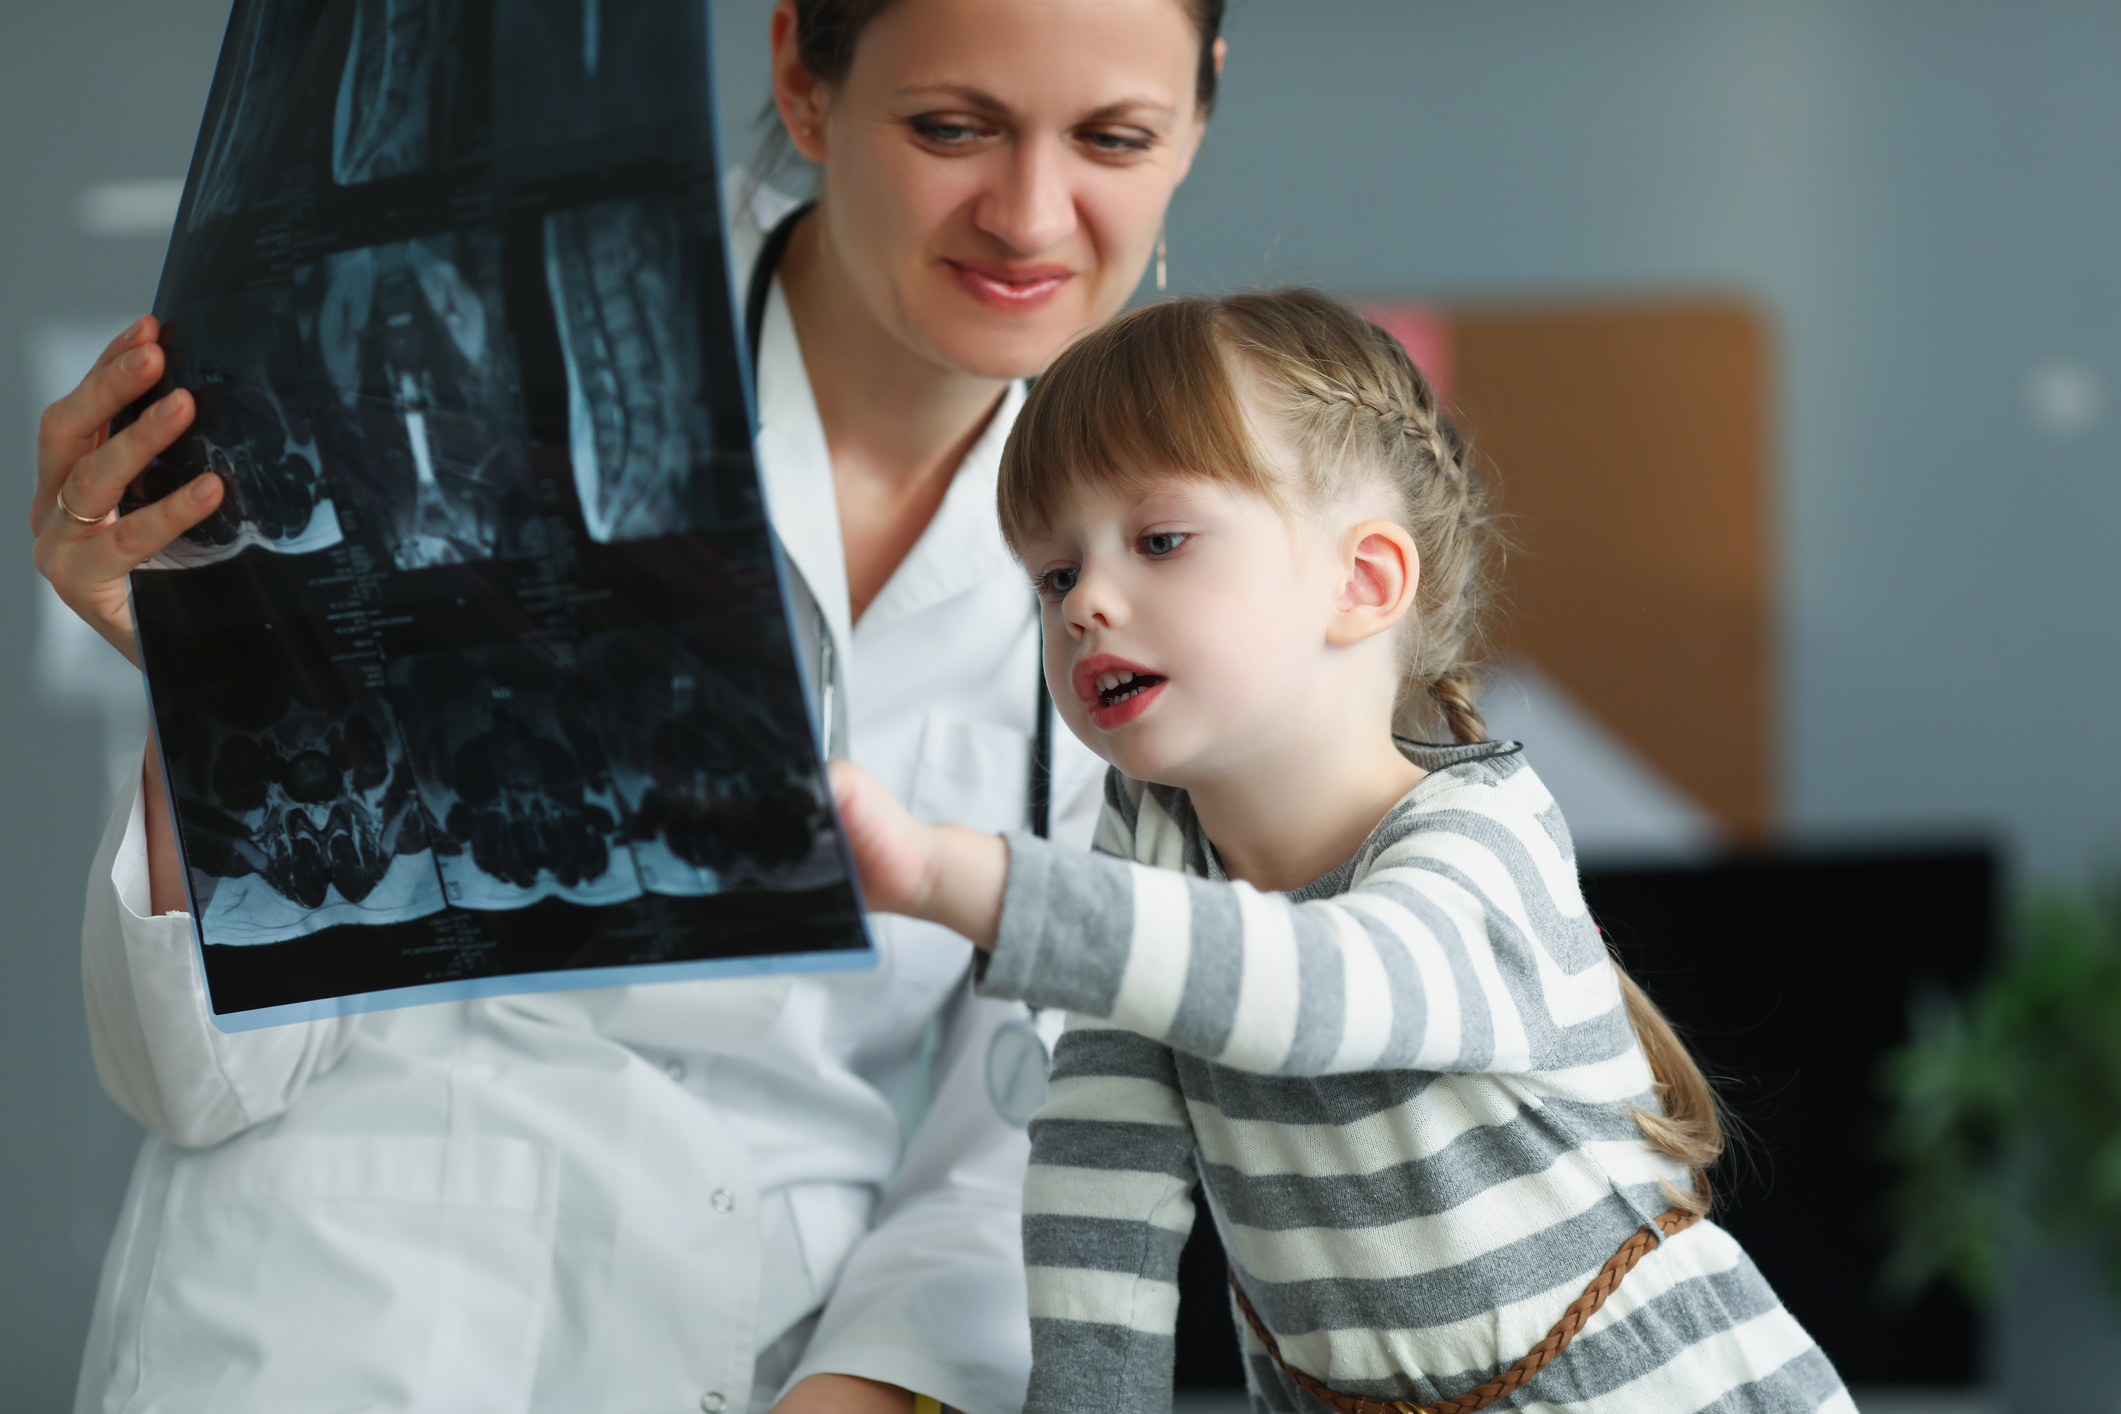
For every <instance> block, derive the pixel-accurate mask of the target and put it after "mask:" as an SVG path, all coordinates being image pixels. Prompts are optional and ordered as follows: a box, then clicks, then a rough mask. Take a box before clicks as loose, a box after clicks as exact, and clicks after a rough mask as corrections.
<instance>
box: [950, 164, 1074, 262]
mask: <svg viewBox="0 0 2121 1414" xmlns="http://www.w3.org/2000/svg"><path fill="white" fill-rule="evenodd" d="M973 219H974V220H975V221H976V222H977V223H978V224H979V228H980V229H981V230H983V231H985V232H986V233H987V234H988V235H990V236H993V237H994V238H995V239H997V240H999V241H1001V242H1002V243H1003V244H1004V245H1006V246H1008V247H1009V249H1010V250H1012V251H1013V252H1015V253H1016V254H1018V255H1036V254H1038V253H1039V252H1041V251H1046V250H1051V249H1052V248H1053V247H1054V246H1056V245H1059V244H1060V243H1061V242H1062V241H1063V240H1065V239H1066V238H1067V237H1068V236H1069V235H1071V234H1073V232H1074V230H1075V227H1076V215H1075V191H1074V189H1073V188H1072V187H1070V186H1069V184H1068V180H1067V163H1066V160H1065V154H1063V153H1062V151H1061V150H1060V144H1059V143H1058V142H1057V141H1053V140H1048V139H1043V138H1025V139H1023V140H1021V141H1019V142H1018V143H1017V144H1016V145H1015V146H1014V147H1013V148H1012V149H1010V152H1009V160H1008V165H1007V167H1006V168H1005V169H1004V170H1003V171H1002V172H1001V173H1000V174H999V175H998V177H997V180H996V181H995V182H994V184H993V185H992V186H991V187H989V188H988V190H987V193H986V195H985V196H984V197H982V198H981V200H980V204H979V207H978V209H977V210H976V211H975V212H974V216H973Z"/></svg>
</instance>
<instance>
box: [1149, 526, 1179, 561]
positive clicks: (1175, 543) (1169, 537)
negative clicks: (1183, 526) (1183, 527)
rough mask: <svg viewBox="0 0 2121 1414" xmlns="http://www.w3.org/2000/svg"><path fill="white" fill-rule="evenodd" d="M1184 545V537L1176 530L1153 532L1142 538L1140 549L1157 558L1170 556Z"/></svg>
mask: <svg viewBox="0 0 2121 1414" xmlns="http://www.w3.org/2000/svg"><path fill="white" fill-rule="evenodd" d="M1185 543H1186V537H1185V535H1184V534H1182V533H1181V532H1179V531H1176V530H1158V531H1153V532H1151V533H1150V534H1148V535H1144V536H1143V537H1142V548H1143V549H1144V550H1147V551H1148V552H1149V553H1150V554H1152V555H1155V556H1157V557H1159V558H1161V557H1162V556H1165V555H1168V554H1170V553H1171V552H1172V551H1173V550H1176V549H1177V548H1178V547H1179V546H1181V545H1183V544H1185Z"/></svg>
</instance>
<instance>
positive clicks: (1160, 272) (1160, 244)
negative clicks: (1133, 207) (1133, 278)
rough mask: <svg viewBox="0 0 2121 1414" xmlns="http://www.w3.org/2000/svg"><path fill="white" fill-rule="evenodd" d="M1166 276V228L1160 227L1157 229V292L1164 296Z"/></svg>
mask: <svg viewBox="0 0 2121 1414" xmlns="http://www.w3.org/2000/svg"><path fill="white" fill-rule="evenodd" d="M1164 274H1165V271H1164V228H1163V227H1161V226H1158V227H1157V228H1156V292H1157V293H1158V294H1162V293H1163V290H1164Z"/></svg>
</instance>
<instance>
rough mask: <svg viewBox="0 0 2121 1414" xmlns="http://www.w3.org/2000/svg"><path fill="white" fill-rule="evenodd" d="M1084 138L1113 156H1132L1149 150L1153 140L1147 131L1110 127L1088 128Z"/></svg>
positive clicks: (1095, 148)
mask: <svg viewBox="0 0 2121 1414" xmlns="http://www.w3.org/2000/svg"><path fill="white" fill-rule="evenodd" d="M1082 140H1083V142H1084V143H1085V144H1087V145H1088V146H1089V147H1091V148H1092V149H1094V150H1095V151H1097V152H1100V153H1103V154H1105V155H1107V156H1112V157H1131V156H1133V155H1134V154H1136V153H1141V152H1147V151H1148V150H1149V146H1150V143H1151V141H1152V139H1151V138H1150V137H1149V135H1148V134H1146V133H1139V132H1131V131H1129V132H1114V131H1112V130H1111V129H1109V128H1091V129H1087V130H1086V131H1084V133H1083V134H1082Z"/></svg>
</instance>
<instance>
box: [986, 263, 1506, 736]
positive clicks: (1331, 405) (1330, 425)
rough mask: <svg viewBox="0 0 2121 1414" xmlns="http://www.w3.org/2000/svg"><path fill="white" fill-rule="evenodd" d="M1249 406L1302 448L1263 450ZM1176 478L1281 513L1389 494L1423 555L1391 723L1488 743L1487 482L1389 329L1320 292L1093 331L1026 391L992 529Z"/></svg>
mask: <svg viewBox="0 0 2121 1414" xmlns="http://www.w3.org/2000/svg"><path fill="white" fill-rule="evenodd" d="M1248 400H1249V401H1250V402H1251V403H1252V404H1253V405H1254V406H1257V407H1259V408H1260V409H1261V410H1262V411H1263V412H1265V413H1266V415H1267V416H1268V417H1269V418H1270V419H1271V420H1272V424H1273V426H1274V427H1275V428H1276V429H1277V430H1278V431H1279V432H1280V433H1281V434H1282V435H1283V436H1284V437H1285V438H1286V439H1287V441H1288V443H1289V445H1290V447H1291V448H1292V449H1293V450H1294V451H1295V452H1296V454H1297V462H1298V464H1299V471H1298V478H1299V479H1298V484H1297V485H1295V486H1291V485H1289V484H1288V480H1289V478H1288V476H1287V475H1286V473H1284V472H1282V471H1279V470H1277V469H1276V468H1275V466H1274V465H1273V463H1272V462H1271V461H1270V460H1269V459H1268V458H1267V457H1266V456H1265V455H1263V453H1262V452H1261V450H1260V448H1259V447H1258V446H1257V445H1256V443H1255V440H1254V438H1253V435H1252V432H1251V430H1250V424H1249V423H1248V421H1247V419H1246V416H1245V405H1246V402H1247V401H1248ZM1171 471H1179V472H1182V473H1184V474H1187V475H1197V476H1204V477H1207V478H1210V479H1212V480H1219V481H1231V482H1235V483H1237V484H1239V485H1242V486H1244V487H1246V488H1247V489H1249V490H1252V491H1255V492H1258V493H1260V494H1262V495H1265V496H1267V497H1268V498H1269V499H1271V500H1274V501H1275V502H1276V503H1277V504H1280V505H1281V506H1282V507H1283V508H1284V509H1285V510H1291V509H1296V508H1297V506H1296V505H1295V504H1293V503H1302V504H1303V505H1307V506H1313V507H1315V506H1320V505H1324V504H1327V503H1330V502H1333V501H1336V500H1339V499H1341V498H1343V497H1345V496H1347V495H1349V494H1351V493H1357V492H1361V491H1365V490H1370V489H1373V488H1374V489H1382V490H1385V491H1386V492H1388V493H1389V494H1390V497H1391V500H1392V503H1393V508H1394V510H1395V512H1396V518H1397V519H1398V520H1399V521H1400V523H1401V524H1402V525H1404V526H1405V527H1406V529H1407V531H1408V533H1409V534H1411V535H1412V536H1413V538H1414V545H1415V549H1416V550H1417V552H1418V553H1419V554H1420V556H1421V565H1420V579H1419V581H1418V587H1417V590H1416V597H1415V605H1414V612H1413V613H1411V614H1409V615H1408V616H1407V621H1406V628H1405V630H1404V635H1405V637H1404V639H1403V653H1404V657H1405V663H1406V680H1405V685H1404V687H1403V689H1402V691H1401V694H1400V704H1399V711H1398V719H1397V722H1396V725H1397V726H1398V728H1399V730H1400V731H1401V732H1403V733H1404V734H1406V735H1410V736H1420V737H1430V738H1433V737H1434V736H1435V735H1436V734H1437V729H1438V728H1442V729H1443V730H1446V731H1448V732H1449V734H1450V735H1451V736H1452V737H1453V738H1455V739H1456V740H1459V741H1482V740H1485V739H1486V737H1487V726H1486V724H1485V723H1484V722H1482V721H1481V717H1480V712H1479V709H1478V708H1477V707H1475V705H1474V702H1473V669H1474V665H1475V663H1476V662H1477V660H1478V655H1479V650H1480V648H1481V646H1482V631H1481V630H1482V618H1483V615H1484V612H1485V610H1486V608H1487V605H1488V601H1489V599H1490V597H1491V594H1490V576H1491V572H1492V568H1491V567H1492V562H1493V560H1494V558H1495V539H1496V536H1495V526H1494V520H1493V517H1492V516H1491V514H1490V512H1489V506H1488V492H1487V488H1486V486H1485V484H1484V482H1483V480H1482V478H1481V476H1480V474H1479V472H1478V470H1477V469H1476V468H1475V466H1474V464H1473V461H1472V458H1471V455H1470V453H1469V450H1468V448H1467V446H1466V443H1465V440H1464V438H1463V437H1461V436H1460V435H1459V433H1458V431H1457V429H1456V428H1455V427H1453V426H1452V424H1451V422H1450V420H1449V419H1448V418H1446V417H1445V416H1444V415H1443V413H1442V411H1441V410H1440V409H1439V408H1438V406H1437V402H1436V394H1435V391H1434V390H1433V389H1432V388H1430V386H1429V383H1428V380H1427V379H1426V378H1424V377H1422V375H1421V371H1420V370H1419V369H1417V368H1416V367H1415V366H1414V362H1413V360H1412V359H1410V358H1408V357H1407V353H1406V350H1405V349H1403V348H1401V347H1400V345H1399V341H1398V340H1396V339H1394V338H1393V337H1392V336H1391V335H1389V334H1387V333H1385V332H1384V330H1382V329H1380V328H1378V327H1377V326H1376V325H1374V324H1372V323H1370V322H1369V321H1368V320H1366V319H1364V318H1362V317H1361V316H1360V315H1358V314H1356V313H1355V312H1354V311H1353V310H1350V309H1349V308H1347V307H1346V306H1345V305H1342V304H1340V303H1338V302H1337V301H1335V300H1332V299H1330V298H1328V297H1327V296H1325V295H1322V294H1320V293H1318V292H1317V291H1315V290H1306V289H1287V290H1275V291H1272V292H1269V293H1265V294H1242V295H1229V296H1225V297H1224V298H1221V299H1205V298H1189V299H1174V300H1166V301H1163V302H1161V303H1158V304H1152V305H1149V306H1147V307H1146V308H1143V309H1138V310H1135V311H1134V312H1133V313H1131V314H1127V315H1124V316H1122V317H1121V318H1119V319H1116V320H1114V321H1112V322H1111V323H1109V324H1107V325H1105V326H1103V327H1102V328H1100V329H1098V330H1095V331H1093V332H1092V333H1090V334H1089V335H1087V336H1085V337H1084V338H1083V339H1082V340H1081V341H1080V342H1078V343H1077V344H1075V345H1074V346H1073V347H1071V348H1070V349H1069V350H1068V351H1067V352H1066V353H1064V354H1063V355H1061V357H1060V358H1059V360H1057V361H1056V362H1055V363H1054V365H1053V367H1052V368H1050V369H1049V370H1047V371H1046V373H1045V374H1044V375H1042V376H1041V377H1040V378H1039V380H1038V382H1037V384H1036V385H1035V386H1034V387H1033V389H1032V391H1031V396H1030V399H1029V401H1028V402H1027V403H1026V404H1025V406H1024V411H1023V414H1022V416H1021V417H1020V418H1019V419H1018V420H1017V424H1016V428H1015V431H1014V432H1013V433H1012V434H1011V436H1010V438H1009V444H1008V448H1007V450H1006V451H1004V452H1003V454H1002V476H1001V491H1000V500H1001V516H1002V528H1003V532H1004V534H1006V535H1007V536H1008V538H1009V540H1010V542H1011V543H1012V544H1022V543H1023V541H1024V540H1025V539H1027V538H1029V535H1030V534H1031V533H1032V532H1033V531H1035V530H1036V529H1037V528H1038V527H1039V526H1042V525H1044V524H1046V523H1048V522H1049V521H1050V520H1051V518H1052V515H1053V512H1054V511H1055V510H1056V509H1057V507H1058V506H1059V504H1060V501H1061V499H1062V498H1063V496H1064V495H1065V494H1066V492H1067V489H1068V486H1069V484H1070V483H1071V482H1076V481H1082V480H1090V481H1125V482H1136V481H1142V480H1146V479H1148V478H1149V477H1151V476H1154V475H1157V474H1168V473H1169V472H1171Z"/></svg>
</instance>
